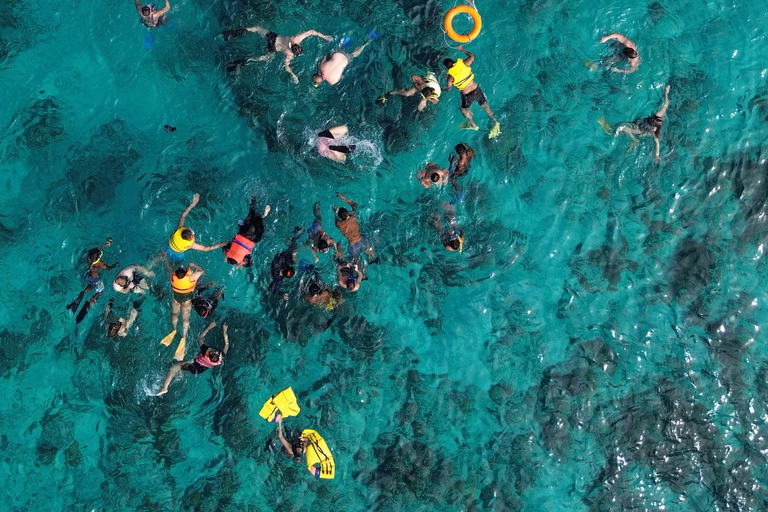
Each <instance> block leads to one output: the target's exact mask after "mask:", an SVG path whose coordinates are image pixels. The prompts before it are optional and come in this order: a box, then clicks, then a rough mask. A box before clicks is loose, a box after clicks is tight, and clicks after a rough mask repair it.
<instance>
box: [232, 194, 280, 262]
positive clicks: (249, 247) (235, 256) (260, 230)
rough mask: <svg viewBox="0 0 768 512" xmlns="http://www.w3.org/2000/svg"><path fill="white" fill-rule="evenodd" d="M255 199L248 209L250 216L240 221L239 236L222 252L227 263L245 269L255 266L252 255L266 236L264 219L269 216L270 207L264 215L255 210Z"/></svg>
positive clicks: (265, 209) (266, 208)
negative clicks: (256, 246) (255, 247)
mask: <svg viewBox="0 0 768 512" xmlns="http://www.w3.org/2000/svg"><path fill="white" fill-rule="evenodd" d="M255 203H256V199H255V198H251V205H250V207H249V208H248V216H247V217H246V218H245V220H242V221H240V222H239V223H238V224H239V227H238V229H237V235H235V238H233V239H232V241H231V242H229V243H227V244H226V245H225V246H224V247H223V248H222V250H223V251H224V256H225V257H226V260H227V263H229V264H230V265H237V266H243V267H250V266H251V265H253V259H252V258H251V253H252V252H253V248H254V246H255V245H256V244H257V243H258V242H260V241H261V238H262V237H263V236H264V218H265V217H266V216H267V215H269V210H270V206H269V205H267V206H266V207H265V208H264V213H263V214H259V213H257V212H256V209H255V208H254V204H255Z"/></svg>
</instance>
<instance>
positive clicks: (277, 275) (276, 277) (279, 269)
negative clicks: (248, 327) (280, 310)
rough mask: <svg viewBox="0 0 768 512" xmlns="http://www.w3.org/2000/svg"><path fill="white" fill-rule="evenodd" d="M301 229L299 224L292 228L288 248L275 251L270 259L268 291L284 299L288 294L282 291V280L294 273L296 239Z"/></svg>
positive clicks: (297, 249)
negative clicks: (270, 277)
mask: <svg viewBox="0 0 768 512" xmlns="http://www.w3.org/2000/svg"><path fill="white" fill-rule="evenodd" d="M302 231H303V229H302V228H301V227H299V226H296V228H294V230H293V237H291V241H290V242H289V244H288V248H287V249H285V250H284V251H280V252H279V253H277V254H276V255H275V257H274V258H273V259H272V264H271V266H270V272H271V274H272V282H270V283H269V291H270V292H272V293H274V294H275V295H280V294H282V295H283V298H284V299H286V300H287V299H288V294H287V293H285V292H284V291H283V289H282V285H283V281H285V280H286V279H290V278H292V277H293V276H294V275H295V274H296V270H295V269H294V265H295V263H296V255H297V253H298V251H299V248H298V245H297V244H296V240H298V238H299V235H300V234H301V232H302Z"/></svg>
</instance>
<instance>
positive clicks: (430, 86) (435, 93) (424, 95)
mask: <svg viewBox="0 0 768 512" xmlns="http://www.w3.org/2000/svg"><path fill="white" fill-rule="evenodd" d="M411 82H412V84H413V85H412V86H411V87H410V89H392V90H391V91H389V92H386V93H384V94H382V95H381V96H379V98H378V99H377V100H376V105H378V106H379V107H383V106H384V104H385V103H386V102H387V99H389V97H390V96H392V95H397V96H403V97H406V98H410V97H411V96H414V95H415V94H417V93H418V94H419V105H418V107H416V108H417V110H418V111H419V112H421V111H423V110H424V109H425V108H426V107H427V103H432V104H433V105H437V103H438V102H439V101H440V93H441V92H442V88H441V87H440V83H439V82H438V81H437V78H435V74H434V73H432V72H431V71H430V72H428V73H427V74H426V75H424V76H423V77H422V76H419V75H411Z"/></svg>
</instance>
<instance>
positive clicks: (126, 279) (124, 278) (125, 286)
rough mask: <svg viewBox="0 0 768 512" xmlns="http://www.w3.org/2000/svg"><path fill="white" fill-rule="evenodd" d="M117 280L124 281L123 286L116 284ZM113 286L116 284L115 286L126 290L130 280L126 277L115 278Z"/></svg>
mask: <svg viewBox="0 0 768 512" xmlns="http://www.w3.org/2000/svg"><path fill="white" fill-rule="evenodd" d="M118 279H122V280H124V281H125V284H120V283H118V282H117V280H118ZM115 284H117V285H118V286H119V287H120V288H123V289H125V288H128V287H129V286H130V285H131V280H130V279H128V276H117V277H116V278H115Z"/></svg>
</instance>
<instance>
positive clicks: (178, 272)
mask: <svg viewBox="0 0 768 512" xmlns="http://www.w3.org/2000/svg"><path fill="white" fill-rule="evenodd" d="M174 274H175V275H176V277H178V278H179V279H184V276H186V275H187V269H185V268H184V266H183V265H182V266H181V267H179V268H177V269H176V271H175V272H174Z"/></svg>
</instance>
